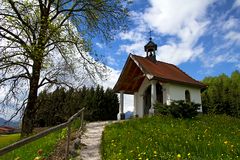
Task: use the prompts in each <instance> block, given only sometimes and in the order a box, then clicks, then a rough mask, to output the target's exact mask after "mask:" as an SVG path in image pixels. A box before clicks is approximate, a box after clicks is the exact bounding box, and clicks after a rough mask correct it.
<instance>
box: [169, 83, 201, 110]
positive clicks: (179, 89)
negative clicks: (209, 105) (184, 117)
mask: <svg viewBox="0 0 240 160" xmlns="http://www.w3.org/2000/svg"><path fill="white" fill-rule="evenodd" d="M168 87H169V88H168V91H169V93H168V94H169V98H168V103H167V104H169V103H170V102H171V100H185V91H186V90H188V91H189V92H190V98H191V102H195V103H199V104H202V101H201V90H200V88H195V87H191V86H185V85H178V84H169V85H168ZM199 111H200V112H201V111H202V108H200V109H199Z"/></svg>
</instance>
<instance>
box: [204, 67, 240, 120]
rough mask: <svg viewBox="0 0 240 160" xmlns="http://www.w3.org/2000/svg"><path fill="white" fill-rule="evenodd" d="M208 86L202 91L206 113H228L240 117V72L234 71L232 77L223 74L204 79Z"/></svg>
mask: <svg viewBox="0 0 240 160" xmlns="http://www.w3.org/2000/svg"><path fill="white" fill-rule="evenodd" d="M203 82H204V83H205V84H207V85H208V88H207V89H206V90H205V91H204V92H203V93H202V104H203V111H204V112H205V113H216V114H227V115H231V116H235V117H240V73H239V71H234V72H233V73H232V75H231V76H230V77H228V76H226V75H225V74H222V75H220V76H217V77H207V78H205V79H204V80H203Z"/></svg>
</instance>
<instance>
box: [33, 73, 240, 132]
mask: <svg viewBox="0 0 240 160" xmlns="http://www.w3.org/2000/svg"><path fill="white" fill-rule="evenodd" d="M202 82H203V83H204V84H206V85H207V88H206V89H205V90H203V91H202V106H203V113H204V114H226V115H230V116H234V117H240V73H239V71H234V72H233V73H232V74H231V75H230V76H227V75H225V74H221V75H219V76H216V77H206V78H204V79H203V81H202ZM36 105H37V108H38V109H37V112H36V115H35V117H34V124H35V127H44V126H54V125H57V124H60V123H63V122H65V121H67V119H68V118H70V117H71V116H72V115H73V114H74V113H76V112H77V111H78V110H80V109H81V108H83V107H85V108H86V110H85V119H86V120H88V121H99V120H115V119H116V118H117V113H118V109H119V101H118V97H117V94H116V93H114V91H113V90H112V89H110V88H108V89H106V90H104V89H103V87H101V86H99V85H98V86H97V87H91V88H87V87H86V86H83V87H82V88H80V89H69V90H67V89H66V88H57V89H56V90H55V91H53V92H47V91H46V90H44V91H42V92H41V93H40V94H39V96H38V101H37V104H36Z"/></svg>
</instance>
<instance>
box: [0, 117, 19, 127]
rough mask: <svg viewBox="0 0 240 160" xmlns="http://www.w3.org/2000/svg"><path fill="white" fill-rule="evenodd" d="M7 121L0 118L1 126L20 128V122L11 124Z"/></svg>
mask: <svg viewBox="0 0 240 160" xmlns="http://www.w3.org/2000/svg"><path fill="white" fill-rule="evenodd" d="M6 121H7V120H5V119H3V118H1V117H0V126H3V125H4V126H5V125H6V126H11V127H14V128H18V127H19V122H16V121H11V122H8V123H5V122H6Z"/></svg>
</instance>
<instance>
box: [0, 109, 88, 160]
mask: <svg viewBox="0 0 240 160" xmlns="http://www.w3.org/2000/svg"><path fill="white" fill-rule="evenodd" d="M84 109H85V108H82V109H81V110H79V111H78V112H77V113H75V114H74V115H73V116H72V117H70V118H69V119H68V121H67V122H65V123H62V124H59V125H57V126H54V127H51V128H49V129H47V130H45V131H43V132H40V133H38V134H36V135H33V136H30V137H28V138H25V139H22V140H20V141H17V142H16V143H13V144H10V145H9V146H6V147H4V148H1V149H0V156H2V155H4V154H6V153H8V152H10V151H12V150H15V149H17V148H19V147H22V146H24V145H26V144H28V143H30V142H33V141H36V140H37V139H39V138H42V137H44V136H46V135H48V134H50V133H52V132H55V131H57V130H60V129H62V128H65V127H67V144H66V154H65V159H67V158H68V153H69V143H70V134H71V123H72V122H73V120H74V119H76V118H77V117H79V115H80V114H81V125H80V128H79V132H80V131H81V130H82V128H83V118H84Z"/></svg>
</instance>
